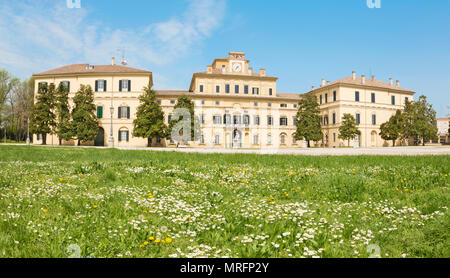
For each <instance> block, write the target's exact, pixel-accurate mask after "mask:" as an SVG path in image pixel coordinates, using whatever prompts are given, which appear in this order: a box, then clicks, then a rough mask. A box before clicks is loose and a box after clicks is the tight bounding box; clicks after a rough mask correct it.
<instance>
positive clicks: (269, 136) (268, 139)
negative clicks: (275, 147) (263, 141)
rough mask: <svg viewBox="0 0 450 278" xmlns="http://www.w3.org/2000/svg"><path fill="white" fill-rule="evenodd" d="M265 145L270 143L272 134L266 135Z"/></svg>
mask: <svg viewBox="0 0 450 278" xmlns="http://www.w3.org/2000/svg"><path fill="white" fill-rule="evenodd" d="M267 145H272V135H270V134H269V135H267Z"/></svg>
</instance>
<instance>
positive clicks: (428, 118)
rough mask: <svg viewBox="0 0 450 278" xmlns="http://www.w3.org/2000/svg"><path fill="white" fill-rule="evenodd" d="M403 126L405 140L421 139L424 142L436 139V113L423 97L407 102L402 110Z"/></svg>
mask: <svg viewBox="0 0 450 278" xmlns="http://www.w3.org/2000/svg"><path fill="white" fill-rule="evenodd" d="M403 114H404V116H405V126H404V129H403V136H404V137H405V138H413V139H414V140H416V139H419V138H420V139H422V145H423V146H425V141H427V140H432V139H437V132H438V129H437V120H436V111H435V110H434V109H433V107H432V105H431V104H429V103H428V102H427V98H426V97H425V96H423V95H422V96H420V97H419V100H418V101H411V102H407V103H406V105H405V110H404V113H403Z"/></svg>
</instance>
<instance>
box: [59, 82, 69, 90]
mask: <svg viewBox="0 0 450 278" xmlns="http://www.w3.org/2000/svg"><path fill="white" fill-rule="evenodd" d="M61 85H62V86H63V87H64V88H65V89H66V92H70V81H62V82H61Z"/></svg>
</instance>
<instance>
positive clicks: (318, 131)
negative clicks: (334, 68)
mask: <svg viewBox="0 0 450 278" xmlns="http://www.w3.org/2000/svg"><path fill="white" fill-rule="evenodd" d="M296 117H297V131H296V132H295V135H294V136H295V139H297V140H303V139H305V140H306V141H307V142H308V148H309V147H310V141H311V140H313V141H319V140H321V139H322V138H323V133H322V128H321V124H320V110H319V103H318V102H317V97H316V96H315V95H313V94H307V95H305V96H303V97H302V99H301V100H300V101H299V103H298V112H297V116H296Z"/></svg>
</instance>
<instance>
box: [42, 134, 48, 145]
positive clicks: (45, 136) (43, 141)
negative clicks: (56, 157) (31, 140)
mask: <svg viewBox="0 0 450 278" xmlns="http://www.w3.org/2000/svg"><path fill="white" fill-rule="evenodd" d="M42 145H47V134H42Z"/></svg>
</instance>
